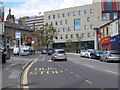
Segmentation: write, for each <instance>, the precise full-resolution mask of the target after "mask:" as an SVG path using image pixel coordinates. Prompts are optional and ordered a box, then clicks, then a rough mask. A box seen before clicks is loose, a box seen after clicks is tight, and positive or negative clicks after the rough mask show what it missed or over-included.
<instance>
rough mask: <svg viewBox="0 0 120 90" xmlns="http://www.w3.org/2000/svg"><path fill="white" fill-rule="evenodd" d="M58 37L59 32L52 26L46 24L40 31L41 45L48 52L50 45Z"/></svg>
mask: <svg viewBox="0 0 120 90" xmlns="http://www.w3.org/2000/svg"><path fill="white" fill-rule="evenodd" d="M56 35H57V30H56V29H55V28H54V27H53V26H52V25H49V24H47V23H46V24H45V25H43V27H42V28H41V29H40V45H41V46H42V47H44V48H46V49H47V50H48V48H49V45H50V44H52V43H53V42H54V41H53V39H54V38H55V37H56Z"/></svg>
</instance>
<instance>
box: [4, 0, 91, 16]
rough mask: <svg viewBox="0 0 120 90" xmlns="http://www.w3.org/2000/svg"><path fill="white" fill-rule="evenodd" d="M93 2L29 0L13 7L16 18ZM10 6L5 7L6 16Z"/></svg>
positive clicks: (78, 0) (81, 0)
mask: <svg viewBox="0 0 120 90" xmlns="http://www.w3.org/2000/svg"><path fill="white" fill-rule="evenodd" d="M90 3H92V0H84V1H83V0H29V1H26V2H24V3H21V4H19V5H14V6H13V7H11V10H12V14H13V15H15V17H16V18H19V17H23V16H33V15H39V12H41V13H42V14H44V12H45V11H50V10H57V9H63V8H69V7H75V6H80V5H85V4H90ZM8 10H9V8H5V17H6V15H7V14H8Z"/></svg>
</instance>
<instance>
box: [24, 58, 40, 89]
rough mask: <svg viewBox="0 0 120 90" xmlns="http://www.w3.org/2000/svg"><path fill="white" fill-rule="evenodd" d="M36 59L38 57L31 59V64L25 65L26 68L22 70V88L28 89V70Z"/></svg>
mask: <svg viewBox="0 0 120 90" xmlns="http://www.w3.org/2000/svg"><path fill="white" fill-rule="evenodd" d="M37 61H38V59H35V60H33V61H32V62H31V64H30V65H28V67H27V68H26V69H25V71H24V74H23V78H22V85H23V89H24V90H29V86H28V72H29V70H30V68H31V66H32V65H33V64H34V63H35V62H37Z"/></svg>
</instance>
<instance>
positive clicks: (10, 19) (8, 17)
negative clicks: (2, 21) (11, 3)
mask: <svg viewBox="0 0 120 90" xmlns="http://www.w3.org/2000/svg"><path fill="white" fill-rule="evenodd" d="M6 21H8V22H10V23H15V17H14V15H12V14H11V9H9V13H8V15H7V18H6Z"/></svg>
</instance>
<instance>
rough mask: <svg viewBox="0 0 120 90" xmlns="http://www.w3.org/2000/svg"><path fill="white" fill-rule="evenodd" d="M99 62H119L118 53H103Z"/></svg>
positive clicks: (119, 54) (112, 51)
mask: <svg viewBox="0 0 120 90" xmlns="http://www.w3.org/2000/svg"><path fill="white" fill-rule="evenodd" d="M100 60H101V61H106V62H108V61H120V52H118V51H115V50H110V51H104V52H103V54H102V55H101V57H100Z"/></svg>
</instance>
